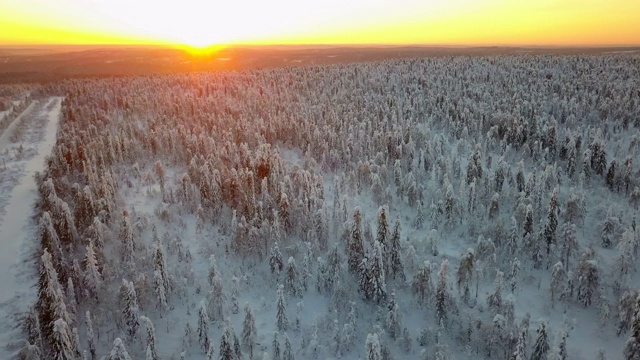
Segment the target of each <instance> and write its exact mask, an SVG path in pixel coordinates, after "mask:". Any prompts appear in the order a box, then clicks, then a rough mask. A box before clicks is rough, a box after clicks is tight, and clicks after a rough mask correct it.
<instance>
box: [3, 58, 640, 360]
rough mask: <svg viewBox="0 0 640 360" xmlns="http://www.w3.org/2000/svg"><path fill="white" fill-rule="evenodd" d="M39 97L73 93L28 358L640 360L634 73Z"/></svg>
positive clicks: (202, 85)
mask: <svg viewBox="0 0 640 360" xmlns="http://www.w3.org/2000/svg"><path fill="white" fill-rule="evenodd" d="M32 96H61V97H64V100H63V101H62V110H61V111H62V114H63V116H62V119H61V126H60V130H59V131H58V136H57V143H56V144H55V146H54V149H53V152H52V154H51V156H50V157H49V158H48V160H47V169H46V171H44V172H43V173H40V174H39V175H38V176H37V183H38V190H39V194H40V199H39V201H38V205H37V209H36V217H35V220H34V224H35V225H34V226H37V227H38V231H37V234H38V236H39V237H38V239H34V241H37V242H38V244H39V246H38V250H37V252H36V253H35V254H34V255H33V259H32V261H33V264H34V265H33V267H34V274H36V273H37V276H36V275H34V280H33V283H34V293H37V296H34V299H37V300H36V301H35V303H33V304H31V305H32V306H31V310H30V311H28V312H26V313H25V314H23V316H22V317H20V319H19V322H20V324H19V326H21V327H22V328H23V329H24V332H23V333H24V341H23V342H19V341H18V340H15V341H14V343H13V344H14V349H13V350H14V354H15V355H16V357H17V358H19V359H91V360H95V359H103V358H104V359H109V360H115V359H152V360H158V359H162V360H164V359H223V360H232V359H233V360H236V359H244V360H251V359H271V360H293V359H366V360H382V359H384V360H389V359H397V360H403V359H419V360H422V359H428V360H432V359H433V360H436V359H437V360H443V359H458V360H460V359H496V360H511V359H516V360H523V359H531V360H557V359H563V360H566V359H570V360H579V359H594V360H595V359H598V360H603V359H626V360H631V359H634V360H637V359H640V293H639V290H640V277H639V276H638V272H637V270H638V269H637V267H638V266H637V265H638V255H639V254H638V248H639V243H640V229H638V228H637V224H636V222H637V221H638V220H639V219H637V217H638V208H639V207H640V171H639V169H640V167H639V164H638V162H639V161H640V160H639V158H638V154H640V57H638V56H637V55H602V56H524V55H523V56H496V57H450V58H433V59H421V60H394V61H384V62H372V63H361V64H346V65H332V66H323V67H313V66H308V67H297V68H281V69H265V70H250V71H240V72H214V73H194V74H180V75H167V76H144V77H123V78H114V79H95V80H68V81H65V82H61V83H57V84H54V85H49V86H46V87H44V88H42V89H39V90H38V91H37V93H35V94H32ZM16 344H18V345H16Z"/></svg>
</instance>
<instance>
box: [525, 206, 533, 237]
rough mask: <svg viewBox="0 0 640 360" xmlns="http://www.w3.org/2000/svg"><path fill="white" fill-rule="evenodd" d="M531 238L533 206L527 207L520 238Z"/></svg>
mask: <svg viewBox="0 0 640 360" xmlns="http://www.w3.org/2000/svg"><path fill="white" fill-rule="evenodd" d="M527 236H533V206H531V204H529V205H527V208H526V213H525V216H524V226H523V232H522V237H523V238H526V237H527Z"/></svg>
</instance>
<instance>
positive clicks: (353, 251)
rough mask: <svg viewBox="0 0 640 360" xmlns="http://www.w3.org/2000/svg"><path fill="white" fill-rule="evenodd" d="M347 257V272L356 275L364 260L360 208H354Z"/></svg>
mask: <svg viewBox="0 0 640 360" xmlns="http://www.w3.org/2000/svg"><path fill="white" fill-rule="evenodd" d="M347 255H348V262H349V271H351V272H352V273H353V274H358V273H359V271H360V264H361V262H362V259H363V258H364V239H363V236H362V214H361V213H360V208H359V207H356V208H355V210H354V211H353V223H352V225H351V234H350V236H349V241H348V246H347Z"/></svg>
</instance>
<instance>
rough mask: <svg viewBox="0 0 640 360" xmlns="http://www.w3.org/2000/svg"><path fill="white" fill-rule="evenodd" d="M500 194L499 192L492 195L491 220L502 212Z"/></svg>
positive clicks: (490, 205)
mask: <svg viewBox="0 0 640 360" xmlns="http://www.w3.org/2000/svg"><path fill="white" fill-rule="evenodd" d="M499 203H500V195H499V194H498V193H495V194H493V197H491V203H490V204H489V220H491V219H495V218H496V217H497V216H498V215H499V214H500V205H499Z"/></svg>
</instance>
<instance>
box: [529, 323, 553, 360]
mask: <svg viewBox="0 0 640 360" xmlns="http://www.w3.org/2000/svg"><path fill="white" fill-rule="evenodd" d="M548 352H549V335H548V334H547V323H546V322H545V321H542V322H540V325H538V330H536V343H535V344H534V345H533V351H532V353H531V357H530V360H546V359H547V353H548Z"/></svg>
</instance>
